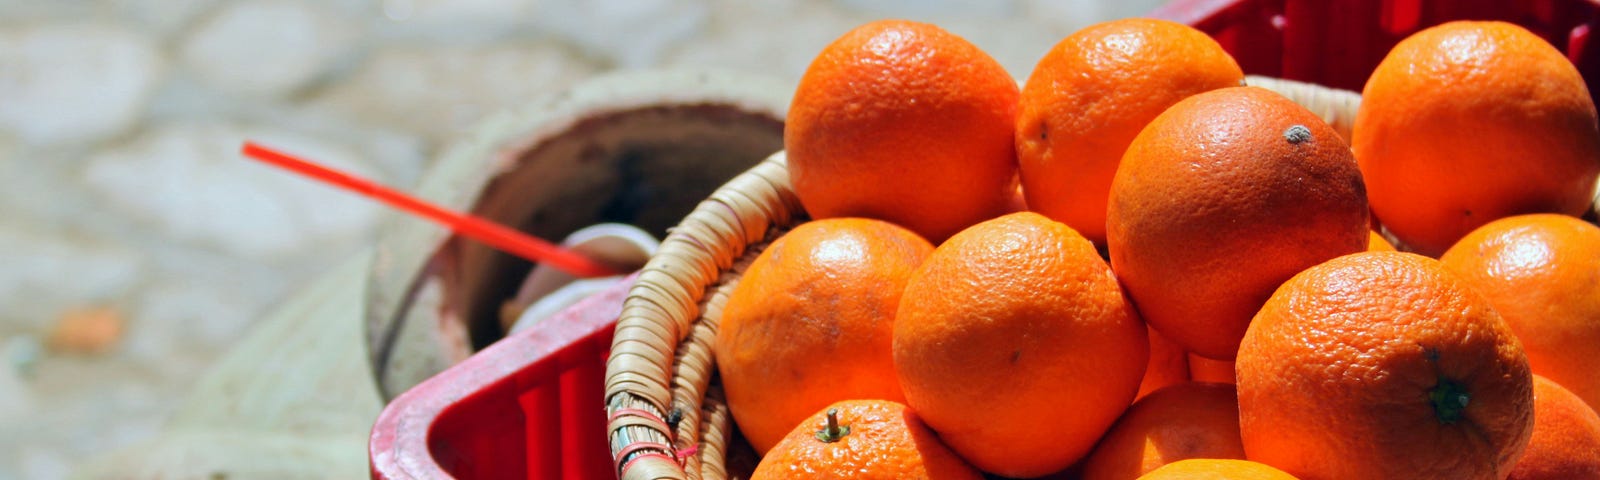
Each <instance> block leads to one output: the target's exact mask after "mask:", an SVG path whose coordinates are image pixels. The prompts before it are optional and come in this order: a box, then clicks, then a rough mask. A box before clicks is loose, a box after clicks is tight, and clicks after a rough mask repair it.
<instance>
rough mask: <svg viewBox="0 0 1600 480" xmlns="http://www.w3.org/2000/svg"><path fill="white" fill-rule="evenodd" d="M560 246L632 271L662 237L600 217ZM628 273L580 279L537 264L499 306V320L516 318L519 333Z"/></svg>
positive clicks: (513, 326)
mask: <svg viewBox="0 0 1600 480" xmlns="http://www.w3.org/2000/svg"><path fill="white" fill-rule="evenodd" d="M561 246H562V247H565V248H567V249H570V250H572V251H574V252H577V253H579V254H581V255H584V256H586V257H589V258H592V259H594V260H596V261H598V262H600V263H602V264H604V265H606V266H609V267H612V268H613V269H616V270H617V271H619V272H632V271H634V270H638V269H639V268H640V267H643V266H644V264H645V262H646V261H648V260H650V256H651V255H654V254H655V253H656V249H657V248H658V247H660V246H661V242H660V241H659V240H656V238H655V237H654V236H651V235H650V234H649V233H648V232H645V231H644V230H641V229H639V228H638V227H635V226H633V225H628V224H622V223H601V224H596V225H591V226H588V227H584V228H582V229H579V230H578V231H576V232H572V234H571V235H568V236H567V238H566V239H565V240H562V241H561ZM625 276H627V275H626V273H624V274H619V275H613V276H608V277H598V278H585V279H579V278H576V277H574V276H572V275H571V274H569V273H567V272H563V271H561V270H559V269H556V268H554V267H550V266H548V265H545V264H539V265H535V266H534V267H533V271H532V272H530V273H529V274H528V278H527V279H526V280H523V282H522V287H521V288H519V289H518V290H517V295H516V297H514V298H512V300H511V301H509V302H506V304H505V305H503V306H502V307H501V311H500V314H501V321H502V323H505V322H507V321H508V320H512V319H514V321H511V326H510V328H509V329H508V331H510V332H511V333H516V332H518V331H521V330H523V329H526V328H528V327H530V326H533V325H534V324H537V323H539V322H540V321H543V320H544V319H546V318H549V317H550V316H551V315H555V314H556V312H560V311H561V310H562V309H565V308H566V307H568V306H570V305H572V304H573V303H577V301H578V300H582V299H583V298H584V297H588V296H589V295H592V294H594V293H595V292H599V291H600V290H604V289H605V288H606V287H610V286H611V285H612V284H614V283H616V282H619V281H622V279H623V278H624V277H625Z"/></svg>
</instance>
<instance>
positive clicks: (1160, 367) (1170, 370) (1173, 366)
mask: <svg viewBox="0 0 1600 480" xmlns="http://www.w3.org/2000/svg"><path fill="white" fill-rule="evenodd" d="M1145 334H1146V335H1147V336H1149V337H1150V362H1149V363H1148V364H1146V365H1145V368H1144V379H1143V380H1140V381H1139V393H1138V394H1137V395H1135V396H1134V400H1138V399H1140V398H1144V396H1145V395H1149V394H1150V392H1154V391H1156V390H1160V389H1161V388H1162V387H1165V386H1168V385H1175V384H1179V383H1183V382H1187V381H1189V361H1188V354H1187V353H1185V352H1184V351H1183V347H1180V346H1178V344H1177V343H1174V342H1173V341H1172V340H1167V337H1163V336H1161V333H1160V332H1157V331H1155V329H1153V328H1149V327H1146V328H1145Z"/></svg>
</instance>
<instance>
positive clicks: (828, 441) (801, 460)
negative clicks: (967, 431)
mask: <svg viewBox="0 0 1600 480" xmlns="http://www.w3.org/2000/svg"><path fill="white" fill-rule="evenodd" d="M750 478H751V480H761V479H787V478H793V479H901V478H925V479H950V480H955V479H973V480H977V479H981V478H983V474H982V473H980V472H978V470H977V469H974V468H972V466H971V465H968V464H967V462H965V461H963V460H961V457H957V456H956V455H955V454H954V453H952V452H951V451H950V449H949V448H947V447H945V446H944V444H943V443H940V442H939V437H938V436H937V435H934V433H933V431H932V430H929V429H928V426H927V425H925V424H923V423H922V420H921V419H919V418H917V414H916V413H915V412H912V411H911V410H910V409H907V408H906V406H905V405H903V404H900V403H898V402H891V401H887V400H846V401H842V402H838V403H835V404H833V405H830V406H828V407H827V408H825V409H823V410H822V411H819V412H817V414H816V415H812V416H811V417H810V418H808V419H806V420H805V421H803V422H801V423H800V424H799V426H797V427H795V429H794V431H792V432H789V434H788V435H787V436H785V437H783V440H782V441H780V442H778V445H777V446H776V447H773V449H772V451H771V452H769V453H767V455H766V456H765V457H762V459H761V464H760V465H757V466H756V471H755V473H753V474H751V476H750Z"/></svg>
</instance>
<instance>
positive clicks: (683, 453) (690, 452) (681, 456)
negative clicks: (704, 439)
mask: <svg viewBox="0 0 1600 480" xmlns="http://www.w3.org/2000/svg"><path fill="white" fill-rule="evenodd" d="M699 451H700V444H698V443H697V444H692V445H689V446H687V447H684V448H683V449H682V450H678V453H676V454H675V455H677V457H678V465H683V464H684V462H687V461H688V458H689V457H692V456H694V454H695V453H698V452H699Z"/></svg>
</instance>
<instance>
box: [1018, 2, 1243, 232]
mask: <svg viewBox="0 0 1600 480" xmlns="http://www.w3.org/2000/svg"><path fill="white" fill-rule="evenodd" d="M1243 84H1244V72H1243V71H1242V70H1240V69H1239V64H1238V63H1236V62H1234V60H1233V57H1231V56H1229V55H1228V52H1227V51H1224V50H1223V49H1222V46H1221V45H1218V44H1217V42H1216V41H1215V40H1212V39H1211V37H1209V36H1207V35H1206V34H1205V33H1204V32H1201V31H1199V30H1195V29H1194V28H1192V27H1189V26H1188V25H1184V24H1181V23H1176V22H1171V21H1167V20H1155V19H1147V18H1129V19H1122V20H1113V21H1109V22H1104V23H1099V24H1095V25H1091V26H1089V27H1087V28H1084V29H1082V30H1079V31H1077V32H1076V33H1073V34H1072V35H1069V36H1067V37H1066V38H1064V39H1062V40H1061V42H1060V43H1057V44H1056V45H1055V47H1053V48H1051V49H1050V51H1049V53H1046V54H1045V55H1044V58H1042V59H1040V60H1039V63H1038V65H1037V66H1035V67H1034V69H1033V74H1032V75H1030V76H1029V77H1028V82H1027V84H1025V85H1024V86H1023V88H1022V110H1021V113H1020V114H1019V115H1017V127H1016V144H1017V158H1018V163H1019V165H1020V168H1021V171H1022V183H1023V185H1024V186H1025V187H1026V192H1027V194H1028V205H1029V207H1030V208H1032V209H1033V210H1034V211H1036V212H1039V213H1042V214H1044V215H1045V216H1047V217H1050V218H1053V219H1055V220H1057V221H1060V222H1062V223H1065V224H1067V225H1068V226H1070V227H1072V228H1073V229H1074V230H1077V231H1078V232H1079V233H1082V234H1083V236H1084V237H1085V238H1088V239H1089V241H1092V242H1094V243H1096V244H1102V245H1103V244H1105V241H1106V197H1107V195H1109V194H1110V192H1111V178H1112V176H1113V175H1115V174H1116V172H1117V165H1118V164H1119V163H1120V162H1121V161H1122V154H1123V152H1124V151H1126V150H1127V149H1128V144H1129V143H1132V142H1133V138H1134V137H1135V136H1137V135H1138V134H1139V131H1140V130H1142V129H1144V126H1145V124H1148V123H1150V120H1152V119H1154V118H1156V115H1160V114H1161V112H1162V111H1165V110H1166V109H1167V107H1170V106H1172V104H1174V103H1178V101H1179V100H1183V99H1184V98H1187V97H1188V96H1190V95H1194V94H1196V93H1200V92H1204V91H1208V90H1215V89H1218V88H1223V87H1235V86H1239V85H1243Z"/></svg>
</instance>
